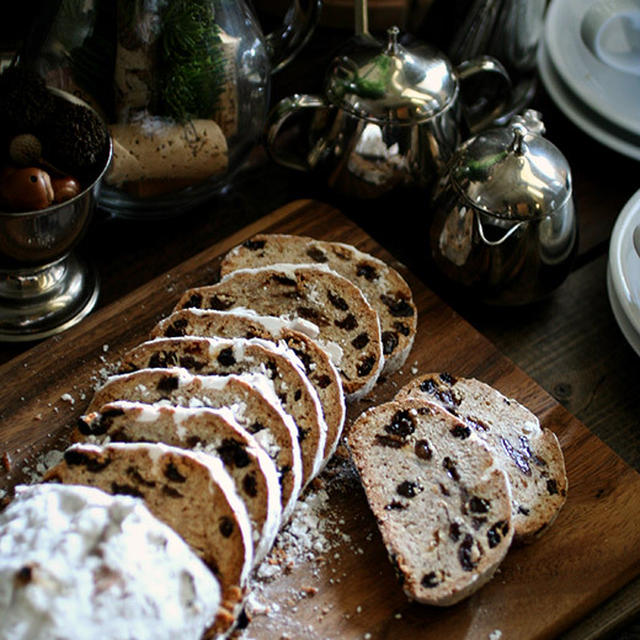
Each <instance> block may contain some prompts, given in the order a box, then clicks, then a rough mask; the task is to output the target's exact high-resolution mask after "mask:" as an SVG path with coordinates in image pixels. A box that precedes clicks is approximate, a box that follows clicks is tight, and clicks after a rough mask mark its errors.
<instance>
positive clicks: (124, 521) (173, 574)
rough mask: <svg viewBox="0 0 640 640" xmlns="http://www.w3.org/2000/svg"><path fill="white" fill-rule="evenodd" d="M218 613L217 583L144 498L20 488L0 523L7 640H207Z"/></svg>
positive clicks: (2, 624)
mask: <svg viewBox="0 0 640 640" xmlns="http://www.w3.org/2000/svg"><path fill="white" fill-rule="evenodd" d="M219 604H220V588H219V586H218V582H217V580H216V579H215V577H214V576H213V575H212V574H211V572H210V571H209V570H208V569H207V568H206V567H205V565H204V564H203V563H202V561H201V560H200V559H199V558H198V557H197V556H196V555H195V554H194V553H192V551H191V550H190V549H189V548H188V547H187V545H186V544H185V542H184V541H183V540H182V539H181V538H180V537H179V536H178V535H177V534H176V533H175V532H174V531H173V530H172V529H170V528H169V527H168V526H166V525H165V524H163V523H161V522H160V521H159V520H157V519H156V518H155V517H154V516H152V515H151V513H150V512H149V511H148V509H147V508H146V507H145V506H144V504H143V503H142V501H141V500H139V499H137V498H132V497H128V496H111V495H108V494H106V493H104V492H102V491H100V490H98V489H92V488H89V487H84V486H61V485H48V484H44V485H33V486H29V487H26V486H19V487H17V488H16V497H15V499H14V500H13V502H12V503H11V504H10V505H9V506H8V507H7V509H6V510H5V511H4V512H3V513H1V514H0V638H2V639H3V640H9V639H10V640H45V639H46V640H51V639H52V638H65V639H66V640H86V639H87V638H101V639H103V640H122V639H124V638H136V640H165V639H166V640H173V639H174V638H177V637H180V638H184V639H185V640H200V638H201V637H202V634H203V632H204V631H205V630H206V629H207V628H208V627H209V626H210V625H211V624H212V623H213V620H214V618H215V615H216V612H217V610H218V606H219Z"/></svg>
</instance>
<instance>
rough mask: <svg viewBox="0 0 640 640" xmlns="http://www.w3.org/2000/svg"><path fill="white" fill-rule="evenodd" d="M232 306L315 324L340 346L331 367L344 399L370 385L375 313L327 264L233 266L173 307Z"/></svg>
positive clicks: (376, 364) (377, 364) (377, 354)
mask: <svg viewBox="0 0 640 640" xmlns="http://www.w3.org/2000/svg"><path fill="white" fill-rule="evenodd" d="M237 307H243V308H245V307H248V308H250V309H253V310H254V311H256V312H257V313H259V314H262V315H275V316H285V317H288V318H290V319H293V318H303V319H305V320H309V321H311V322H313V323H314V324H315V325H317V327H318V329H319V338H320V339H321V340H322V341H323V342H326V343H335V344H337V345H338V346H339V347H340V349H341V350H342V357H341V358H340V362H339V363H338V364H337V367H338V370H339V372H340V375H341V377H342V386H343V389H344V392H345V395H346V397H347V400H355V399H357V398H360V397H363V396H365V395H366V394H367V393H369V391H371V389H372V388H373V386H374V385H375V383H376V381H377V379H378V376H379V375H380V371H381V370H382V366H383V364H384V359H383V357H382V343H381V341H380V322H379V320H378V314H377V313H376V312H375V311H374V310H373V308H372V307H371V305H370V304H369V303H368V302H367V300H366V299H365V297H364V296H363V294H362V292H361V291H360V289H358V287H356V286H355V285H353V284H352V283H351V282H349V280H347V279H346V278H343V277H342V276H340V275H338V274H336V273H335V272H333V271H331V270H330V269H328V268H327V267H322V266H309V265H282V264H281V265H272V266H269V267H262V268H259V269H239V270H237V271H233V272H232V273H230V274H228V275H227V276H225V277H224V278H223V279H222V280H221V281H220V282H218V283H217V284H214V285H211V286H208V287H198V288H196V289H190V290H188V291H187V292H185V294H184V295H183V296H182V298H181V299H180V300H179V301H178V304H177V305H176V308H175V310H179V309H188V308H196V309H213V310H217V311H224V310H228V309H234V308H237Z"/></svg>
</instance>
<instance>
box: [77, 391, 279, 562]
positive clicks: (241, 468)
mask: <svg viewBox="0 0 640 640" xmlns="http://www.w3.org/2000/svg"><path fill="white" fill-rule="evenodd" d="M80 420H81V421H82V422H84V423H88V424H87V425H86V428H85V430H86V431H90V432H91V431H93V432H102V433H103V435H102V439H104V440H105V441H108V442H163V443H165V444H168V445H171V446H176V447H183V448H192V449H194V450H196V451H203V452H204V453H208V454H212V455H217V456H218V457H219V458H220V460H222V463H223V464H224V467H225V469H226V470H227V471H228V473H229V475H230V476H231V477H232V478H233V480H234V482H235V483H236V491H237V492H238V494H239V495H240V497H241V498H242V499H243V500H244V503H245V505H246V507H247V511H248V513H249V518H250V520H251V528H252V533H253V546H254V558H253V562H254V566H255V565H258V564H259V563H260V562H262V560H263V559H264V557H265V555H266V554H267V553H268V552H269V551H270V549H271V547H272V546H273V542H274V540H275V537H276V534H277V532H278V529H279V527H280V522H281V520H282V505H281V502H280V500H281V495H280V484H279V480H278V472H277V470H276V466H275V463H274V462H273V460H271V458H270V457H269V455H268V454H267V452H266V451H265V450H264V449H263V448H262V447H261V446H260V445H259V444H258V441H257V440H256V439H255V438H254V437H253V436H252V435H251V434H250V433H249V432H248V431H247V430H246V429H245V428H244V427H242V426H241V425H240V424H239V423H238V422H237V421H236V419H235V417H234V415H233V412H232V411H231V409H229V408H227V407H223V408H220V409H209V408H187V407H172V406H166V405H157V404H144V403H141V402H129V401H125V400H121V401H118V402H111V403H109V404H106V405H104V406H103V407H102V408H101V411H100V412H99V413H97V412H93V413H90V414H87V415H84V416H81V417H80Z"/></svg>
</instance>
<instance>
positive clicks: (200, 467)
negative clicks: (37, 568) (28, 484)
mask: <svg viewBox="0 0 640 640" xmlns="http://www.w3.org/2000/svg"><path fill="white" fill-rule="evenodd" d="M44 479H45V481H46V482H59V483H61V484H83V485H87V486H92V487H96V488H98V489H102V490H104V491H107V492H109V493H113V494H119V495H133V496H136V497H140V498H142V499H143V500H144V501H145V504H146V506H147V508H148V509H149V511H151V513H153V515H154V516H156V518H158V519H159V520H162V521H163V522H164V523H165V524H168V525H169V526H170V527H171V528H172V529H174V531H176V533H177V534H178V535H180V536H181V537H182V538H183V539H184V541H185V542H186V543H187V544H188V545H189V546H190V547H191V548H192V549H193V550H194V551H195V553H196V554H197V555H198V556H199V557H200V558H201V559H202V560H203V561H204V562H205V564H206V565H207V566H208V567H209V568H210V569H211V570H212V571H213V573H214V574H215V575H216V577H217V578H218V580H219V582H220V587H221V589H222V605H221V607H220V609H219V611H218V614H217V616H216V622H215V628H216V630H217V631H219V632H226V631H228V630H229V629H230V628H231V626H232V625H233V624H234V623H235V621H236V620H237V616H238V614H239V611H240V607H241V605H242V600H243V598H244V595H245V590H246V587H247V580H248V577H249V572H250V570H251V568H252V566H253V544H252V541H251V524H250V521H249V516H248V514H247V509H246V507H245V505H244V503H243V501H242V500H241V499H240V497H239V496H238V494H237V492H236V489H235V484H234V482H233V480H232V479H231V477H230V476H229V474H228V473H227V472H226V471H225V469H224V467H223V465H222V462H221V461H220V460H218V459H217V458H215V457H214V456H210V455H206V454H203V453H196V452H193V451H187V450H185V449H179V448H177V447H169V446H166V445H163V444H150V443H135V444H134V443H112V444H108V445H105V446H102V447H100V446H96V445H89V444H76V445H73V446H71V447H69V449H67V450H66V451H65V453H64V460H63V461H62V462H61V463H59V464H57V465H56V466H55V467H53V468H52V469H50V470H49V471H48V472H47V473H46V474H45V478H44Z"/></svg>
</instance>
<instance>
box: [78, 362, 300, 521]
mask: <svg viewBox="0 0 640 640" xmlns="http://www.w3.org/2000/svg"><path fill="white" fill-rule="evenodd" d="M116 400H130V401H133V402H144V403H147V404H153V403H158V402H160V403H165V404H168V405H176V406H181V407H213V408H220V407H229V408H231V410H232V411H233V415H234V417H235V419H236V420H237V421H238V422H239V423H240V424H241V425H242V426H243V427H244V428H245V429H247V431H249V433H251V434H252V435H253V436H254V437H255V438H256V440H257V441H258V443H259V444H260V445H261V446H262V447H263V449H264V450H265V451H266V452H267V453H268V454H269V456H270V457H271V459H272V460H273V461H274V462H275V465H276V468H277V469H278V472H279V474H280V488H281V491H282V518H283V521H286V520H288V519H289V517H290V516H291V513H292V512H293V510H294V508H295V506H296V500H297V499H298V496H299V495H300V491H301V486H302V456H301V452H300V445H299V443H298V429H297V427H296V425H295V423H294V422H293V418H292V417H291V416H290V415H288V414H287V413H285V412H284V411H283V410H282V406H281V404H280V400H279V399H278V397H277V396H276V394H275V391H274V389H273V384H272V382H271V380H269V379H268V378H267V377H266V376H263V375H259V374H243V375H239V376H236V375H228V376H194V375H192V374H190V373H189V372H188V371H186V370H185V369H181V368H178V367H175V368H168V369H141V370H140V371H133V372H132V373H125V374H121V375H114V376H110V377H109V378H108V379H107V381H106V382H105V384H104V385H103V386H102V387H100V388H99V389H98V390H97V391H96V393H95V395H94V396H93V398H92V400H91V403H90V404H89V407H88V408H87V413H91V412H94V411H100V409H101V408H102V407H103V406H104V405H105V404H107V403H109V402H113V401H116ZM107 416H108V414H107ZM104 418H105V415H104V414H103V420H102V421H101V422H100V423H99V424H98V425H94V424H93V423H86V422H82V421H80V422H79V423H78V425H77V427H76V430H75V433H74V434H73V436H72V437H73V438H74V439H75V440H83V439H84V438H86V437H88V436H101V435H103V431H102V430H103V429H104V428H105V426H106V425H108V420H107V421H105V419H104Z"/></svg>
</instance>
